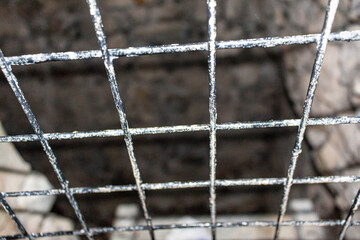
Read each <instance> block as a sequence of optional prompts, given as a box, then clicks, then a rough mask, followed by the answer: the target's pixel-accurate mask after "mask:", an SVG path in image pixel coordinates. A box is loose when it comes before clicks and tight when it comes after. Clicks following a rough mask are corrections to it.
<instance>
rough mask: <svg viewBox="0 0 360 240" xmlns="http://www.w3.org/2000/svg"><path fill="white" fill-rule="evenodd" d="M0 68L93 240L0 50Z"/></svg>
mask: <svg viewBox="0 0 360 240" xmlns="http://www.w3.org/2000/svg"><path fill="white" fill-rule="evenodd" d="M0 67H1V70H2V72H3V73H4V75H5V78H6V79H7V81H8V82H9V84H10V87H11V89H12V90H13V92H14V94H15V96H16V98H17V99H18V101H19V103H20V105H21V107H22V109H23V110H24V113H25V115H26V117H27V118H28V120H29V122H30V124H31V126H32V128H33V129H34V131H35V133H36V135H37V136H38V138H39V139H40V143H41V145H42V147H43V149H44V151H45V153H46V155H47V157H48V159H49V162H50V164H51V166H52V167H53V169H54V172H55V174H56V176H57V178H58V179H59V182H60V184H61V186H62V188H63V189H64V191H65V194H66V197H67V198H68V200H69V202H70V204H71V206H72V207H73V209H74V211H75V214H76V216H77V218H78V220H79V221H80V223H81V226H82V227H83V229H84V231H85V233H86V236H87V237H88V239H89V240H92V239H93V237H92V234H91V233H90V232H89V228H88V227H87V225H86V223H85V219H84V217H83V215H82V214H81V212H80V209H79V206H78V204H77V202H76V200H75V198H74V195H73V194H72V193H71V192H70V190H69V182H68V181H66V180H65V178H64V177H63V174H62V172H61V170H60V168H59V166H58V164H57V159H56V157H55V155H54V152H53V150H52V149H51V147H50V145H49V143H48V141H47V140H46V139H45V138H44V133H43V131H42V130H41V128H40V125H39V124H38V122H37V120H36V118H35V115H34V114H33V112H32V111H31V108H30V106H29V104H28V102H27V101H26V99H25V96H24V93H23V92H22V90H21V89H20V86H19V84H18V81H17V79H16V77H15V75H14V74H13V72H12V70H11V67H10V66H9V65H8V64H7V63H6V60H5V58H4V54H3V52H2V50H1V49H0Z"/></svg>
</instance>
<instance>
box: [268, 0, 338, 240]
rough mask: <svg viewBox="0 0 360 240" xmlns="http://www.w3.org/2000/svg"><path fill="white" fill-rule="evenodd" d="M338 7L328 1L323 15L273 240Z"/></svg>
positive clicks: (280, 218) (285, 200) (282, 212)
mask: <svg viewBox="0 0 360 240" xmlns="http://www.w3.org/2000/svg"><path fill="white" fill-rule="evenodd" d="M338 5H339V0H329V3H328V8H327V10H326V15H325V20H324V26H323V29H322V31H321V37H320V40H319V42H318V46H317V52H316V57H315V61H314V65H313V70H312V73H311V77H310V83H309V88H308V91H307V94H306V98H305V104H304V109H303V113H302V117H301V121H300V125H299V128H298V132H297V136H296V142H295V146H294V149H293V152H292V157H291V160H290V165H289V169H288V174H287V178H286V182H285V184H284V191H283V197H282V200H281V205H280V211H279V216H278V225H277V226H276V230H275V235H274V240H276V239H277V238H278V236H279V234H280V224H281V222H282V221H283V218H284V215H285V212H286V208H287V204H288V200H289V195H290V190H291V186H292V184H293V177H294V172H295V168H296V163H297V160H298V157H299V155H300V153H301V151H302V149H301V147H302V142H303V139H304V135H305V130H306V126H307V121H308V119H309V115H310V110H311V106H312V103H313V99H314V94H315V90H316V86H317V84H318V80H319V76H320V69H321V66H322V63H323V59H324V55H325V51H326V46H327V43H328V39H329V36H330V32H331V27H332V24H333V22H334V19H335V14H336V10H337V7H338Z"/></svg>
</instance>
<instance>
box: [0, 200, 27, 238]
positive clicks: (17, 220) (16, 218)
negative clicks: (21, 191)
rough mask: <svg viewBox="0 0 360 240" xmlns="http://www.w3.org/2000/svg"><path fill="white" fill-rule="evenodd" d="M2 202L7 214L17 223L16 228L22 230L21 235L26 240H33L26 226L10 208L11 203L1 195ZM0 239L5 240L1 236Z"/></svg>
mask: <svg viewBox="0 0 360 240" xmlns="http://www.w3.org/2000/svg"><path fill="white" fill-rule="evenodd" d="M0 202H1V205H2V206H3V208H4V210H5V212H7V214H8V215H9V216H10V217H11V219H12V220H13V221H14V222H15V224H16V226H17V227H18V229H19V230H20V232H21V234H22V235H23V236H24V238H27V239H29V240H32V239H33V238H32V237H31V236H30V235H29V233H28V232H27V231H26V229H25V227H24V225H23V224H22V222H21V221H20V219H19V218H18V217H17V216H16V214H15V212H14V211H13V210H12V208H11V207H10V205H9V203H8V202H7V201H6V200H5V198H4V195H3V194H2V193H0ZM0 239H3V237H2V236H0Z"/></svg>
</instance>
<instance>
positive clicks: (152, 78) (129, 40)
mask: <svg viewBox="0 0 360 240" xmlns="http://www.w3.org/2000/svg"><path fill="white" fill-rule="evenodd" d="M326 2H327V1H323V0H313V1H287V0H249V1H239V0H221V1H218V10H217V26H218V29H217V33H218V35H217V39H218V40H230V39H241V38H254V37H266V36H285V35H294V34H308V33H318V32H320V31H321V26H322V23H323V18H324V14H325V9H326ZM99 4H100V10H101V12H102V13H103V23H104V29H105V32H106V35H107V41H108V44H109V46H110V47H112V48H113V47H131V46H147V45H157V44H168V43H190V42H199V41H206V39H207V26H206V21H207V20H206V12H207V11H206V4H205V1H202V0H193V1H175V0H143V1H140V0H138V1H135V0H134V1H132V0H121V1H118V0H111V1H99ZM359 13H360V4H358V3H357V1H351V0H343V1H341V3H340V6H339V11H338V14H337V16H336V20H335V24H334V27H333V31H341V30H345V29H360V26H358V25H356V24H355V23H357V22H359V16H360V14H359ZM0 36H1V37H0V47H1V48H2V49H3V50H4V53H5V55H8V56H9V55H21V54H26V53H37V52H52V51H68V50H76V51H77V50H85V49H98V48H99V47H98V45H97V42H96V37H95V34H94V31H93V26H92V24H91V20H90V17H89V13H88V9H87V6H86V3H85V1H75V0H71V1H45V0H37V1H31V2H26V3H24V2H23V0H13V1H2V2H1V3H0ZM359 50H360V43H354V42H352V43H330V44H329V46H328V51H327V54H326V56H325V61H324V67H323V69H322V71H321V76H320V83H319V86H318V89H317V92H316V97H315V101H314V106H313V110H312V113H311V116H312V117H318V116H340V115H343V114H356V112H355V111H356V109H357V108H359V107H360V78H359V74H358V70H359V67H360V65H359V61H358V54H356V52H358V51H359ZM315 52H316V51H315V44H311V45H308V46H288V47H277V48H272V49H266V50H263V49H251V50H249V49H240V50H239V49H238V50H222V51H218V52H217V94H218V99H217V100H218V122H236V121H253V120H269V119H284V118H294V117H296V115H297V116H299V114H300V113H301V109H302V105H303V100H304V97H305V93H306V89H307V84H308V82H309V79H310V72H311V68H312V64H313V60H314V57H315ZM115 68H116V73H117V77H118V83H119V88H120V93H121V96H122V98H123V99H124V105H125V111H126V112H127V116H128V120H129V124H130V127H146V126H163V125H178V124H194V123H208V122H209V113H208V109H207V108H208V76H207V54H206V53H186V54H176V55H174V54H161V55H153V56H143V57H136V58H120V59H118V60H115ZM13 69H14V72H15V74H16V76H17V77H18V78H19V80H20V86H21V87H22V88H23V90H24V92H25V96H26V97H27V98H28V100H29V103H30V105H31V107H32V109H33V111H34V113H35V115H36V116H37V118H38V120H39V122H40V125H41V127H42V128H43V130H44V131H45V132H55V131H74V130H77V131H81V130H83V131H85V130H100V129H111V128H119V127H120V124H119V120H118V117H117V114H116V111H115V108H114V104H113V100H112V97H111V93H110V90H109V86H108V82H107V79H106V75H105V71H104V67H103V64H102V61H101V59H95V60H84V61H75V62H71V63H69V62H67V63H45V64H39V65H36V66H24V67H13ZM289 102H290V103H291V104H289ZM0 103H1V104H0V118H1V120H2V121H3V123H4V125H5V127H6V130H7V131H8V132H9V133H10V134H23V133H31V132H32V129H31V127H30V126H29V124H28V122H27V119H26V118H25V117H24V114H23V113H22V111H21V109H20V107H19V105H18V103H17V102H16V100H15V98H14V96H13V94H12V93H11V91H10V89H9V87H8V85H7V84H6V83H5V81H3V79H1V81H0ZM294 113H295V114H294ZM357 132H358V128H357V126H355V125H353V126H337V127H311V128H309V129H308V131H307V133H306V138H307V142H308V145H309V146H310V149H311V150H312V152H313V153H314V154H313V156H314V158H313V159H312V161H313V165H314V166H315V167H316V169H315V170H316V171H315V173H316V174H321V175H335V174H340V175H341V174H356V169H358V167H359V166H358V165H359V160H358V159H359V156H358V154H359V153H358V149H359V146H358V144H359V140H358V139H357V134H354V133H357ZM295 133H296V131H295V128H293V129H281V130H280V129H274V130H269V129H268V130H249V131H233V132H231V133H229V132H228V133H224V132H219V133H218V136H219V137H218V164H219V165H218V173H217V177H219V178H225V179H226V178H244V177H280V176H281V177H282V176H285V175H286V168H287V167H288V161H289V159H290V156H291V150H292V149H291V148H292V147H293V144H294V141H295ZM134 144H135V154H136V156H137V159H138V161H139V165H140V170H141V172H142V177H143V179H144V181H145V182H165V181H177V180H203V179H208V174H209V169H208V135H207V134H206V133H199V134H181V135H162V136H151V137H149V136H146V137H139V136H138V137H134ZM0 145H1V144H0ZM51 145H52V147H53V148H54V150H55V154H56V156H57V157H58V160H59V164H60V167H61V168H62V169H63V170H64V174H65V176H66V178H67V179H69V181H70V186H103V185H107V184H115V185H118V184H128V183H133V182H134V180H133V176H132V172H131V168H130V164H129V161H128V157H127V153H126V148H125V146H124V144H123V142H122V141H121V140H120V139H118V138H111V139H103V140H96V139H88V140H76V141H63V142H59V141H52V142H51ZM304 145H305V144H304ZM0 147H1V146H0ZM16 147H17V148H18V149H19V151H20V152H21V154H22V155H23V156H24V158H25V159H26V160H27V161H29V162H31V163H32V165H33V166H34V168H35V169H36V170H38V171H40V172H42V173H45V174H46V176H48V178H49V180H50V181H51V183H52V184H53V185H55V186H58V185H57V180H56V177H55V175H54V174H53V170H52V169H51V166H50V164H49V163H48V161H47V159H46V157H45V156H44V154H43V152H42V149H41V148H40V147H39V144H37V143H26V144H16ZM304 147H305V149H304V151H303V154H302V155H301V156H302V159H300V160H299V164H298V167H297V170H296V175H297V176H311V175H315V173H314V172H313V170H312V166H311V164H310V156H311V155H309V154H308V153H307V152H308V151H307V150H308V148H307V146H306V145H305V146H304ZM0 150H1V149H0ZM353 170H354V171H355V172H351V171H353ZM344 186H345V185H336V186H333V185H330V186H328V188H329V189H325V188H324V187H323V186H318V187H316V188H317V189H315V188H311V189H310V190H309V189H306V190H303V189H301V190H296V189H295V190H294V195H296V196H301V197H309V196H310V197H311V198H312V199H314V201H316V203H315V206H316V208H317V210H318V211H319V212H320V215H321V216H322V217H329V216H331V217H334V218H338V217H340V215H341V214H339V213H336V211H334V209H336V208H340V209H341V211H342V213H344V212H345V211H346V210H347V209H348V207H349V205H350V202H351V201H350V199H351V196H353V195H354V194H355V193H354V191H356V185H353V186H355V187H354V188H353V187H351V188H346V187H344ZM314 189H315V190H314ZM242 190H243V189H238V188H236V189H235V190H233V189H231V190H220V192H219V195H220V199H221V201H219V204H218V211H219V212H220V213H227V212H228V211H230V210H231V211H235V212H239V213H244V212H245V213H254V212H264V211H265V212H277V211H278V204H279V202H280V197H281V188H274V189H273V188H269V189H268V190H266V191H265V190H264V189H262V188H261V189H251V191H248V190H245V191H242ZM195 193H196V194H195ZM259 193H261V194H262V196H263V197H262V198H259V197H258V194H259ZM320 193H321V194H320ZM148 194H149V195H150V196H149V198H148V201H149V203H150V206H151V209H152V211H154V213H155V214H157V213H159V214H168V213H169V212H176V213H178V214H189V213H194V212H196V213H199V214H200V213H204V214H205V213H208V209H207V204H208V195H207V194H208V193H207V191H206V192H205V191H204V192H203V193H202V192H201V193H197V191H194V192H190V193H189V194H188V192H185V194H184V193H183V192H181V193H179V194H175V193H173V192H172V194H162V193H159V194H156V193H148ZM345 196H346V197H345ZM334 199H336V200H334ZM134 201H137V196H136V194H133V195H125V196H124V195H121V197H118V195H114V196H113V197H108V198H106V199H105V198H101V197H98V198H91V197H89V198H86V197H83V198H81V197H79V202H80V206H81V207H82V208H83V209H87V210H86V211H85V218H86V219H87V220H88V221H90V222H91V224H93V225H95V226H99V225H109V224H111V223H112V219H113V212H114V209H115V208H116V206H117V205H118V203H119V202H134ZM178 201H181V202H182V203H183V204H182V205H181V206H179V204H178ZM97 203H99V204H97ZM104 206H107V208H106V209H104ZM245 206H246V207H245ZM274 206H276V207H274ZM55 209H56V211H58V212H62V213H69V214H70V212H71V211H72V210H71V208H70V207H69V206H68V205H67V204H66V200H63V201H61V199H60V201H59V202H58V203H57V205H56V207H55ZM94 216H96V219H95V218H94Z"/></svg>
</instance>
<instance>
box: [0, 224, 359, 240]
mask: <svg viewBox="0 0 360 240" xmlns="http://www.w3.org/2000/svg"><path fill="white" fill-rule="evenodd" d="M344 222H345V220H309V221H283V222H282V223H281V226H284V227H300V226H317V227H337V226H341V225H343V224H344ZM276 225H277V222H275V221H239V222H217V223H216V228H235V227H274V226H276ZM350 225H351V226H360V221H353V222H351V223H350ZM153 228H154V230H169V229H189V228H211V223H210V222H198V223H183V224H182V223H178V224H167V225H154V226H153ZM147 230H148V226H147V225H135V226H123V227H97V228H91V231H92V232H93V233H94V234H95V235H97V234H104V233H113V232H134V231H147ZM31 235H32V236H33V237H34V238H42V237H59V236H81V235H84V232H83V231H80V230H73V231H56V232H44V233H32V234H31ZM2 237H3V238H4V239H22V238H24V236H23V235H21V234H16V235H7V236H2Z"/></svg>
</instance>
